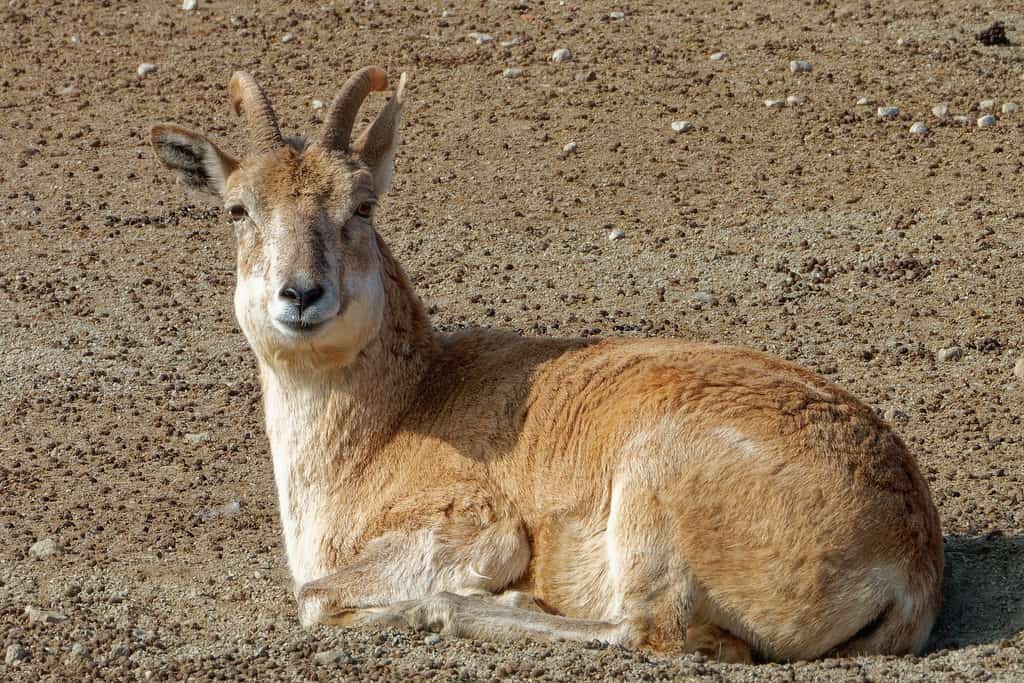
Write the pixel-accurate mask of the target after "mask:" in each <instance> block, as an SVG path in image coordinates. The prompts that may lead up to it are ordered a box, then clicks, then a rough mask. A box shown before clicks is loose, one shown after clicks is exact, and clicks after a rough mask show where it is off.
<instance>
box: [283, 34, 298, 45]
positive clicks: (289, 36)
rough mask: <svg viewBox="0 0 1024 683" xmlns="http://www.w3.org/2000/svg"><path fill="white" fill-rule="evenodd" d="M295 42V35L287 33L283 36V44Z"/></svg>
mask: <svg viewBox="0 0 1024 683" xmlns="http://www.w3.org/2000/svg"><path fill="white" fill-rule="evenodd" d="M293 40H295V34H294V33H286V34H284V35H283V36H281V42H282V43H290V42H292V41H293Z"/></svg>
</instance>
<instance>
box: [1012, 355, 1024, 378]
mask: <svg viewBox="0 0 1024 683" xmlns="http://www.w3.org/2000/svg"><path fill="white" fill-rule="evenodd" d="M1013 374H1015V375H1017V377H1020V378H1021V379H1024V358H1021V359H1020V360H1018V361H1017V364H1016V365H1014V366H1013Z"/></svg>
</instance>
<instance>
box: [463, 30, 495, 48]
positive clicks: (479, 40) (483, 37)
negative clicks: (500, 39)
mask: <svg viewBox="0 0 1024 683" xmlns="http://www.w3.org/2000/svg"><path fill="white" fill-rule="evenodd" d="M469 38H470V39H471V40H475V41H476V44H477V45H486V44H487V43H493V42H494V36H492V35H490V34H488V33H478V32H476V31H473V32H472V33H470V34H469Z"/></svg>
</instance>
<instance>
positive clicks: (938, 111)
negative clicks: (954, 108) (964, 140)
mask: <svg viewBox="0 0 1024 683" xmlns="http://www.w3.org/2000/svg"><path fill="white" fill-rule="evenodd" d="M932 114H933V115H934V116H935V118H938V119H944V118H946V117H947V116H949V105H948V104H947V103H945V102H940V103H939V104H936V105H935V106H934V107H932Z"/></svg>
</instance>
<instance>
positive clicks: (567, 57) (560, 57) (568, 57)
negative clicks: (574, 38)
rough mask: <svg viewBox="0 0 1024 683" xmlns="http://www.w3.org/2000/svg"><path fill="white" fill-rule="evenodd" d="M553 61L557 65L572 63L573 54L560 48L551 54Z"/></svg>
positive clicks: (566, 49)
mask: <svg viewBox="0 0 1024 683" xmlns="http://www.w3.org/2000/svg"><path fill="white" fill-rule="evenodd" d="M551 61H552V62H554V63H555V64H561V63H562V62H571V61H572V52H571V51H570V50H569V49H568V48H565V47H560V48H558V49H557V50H555V51H554V52H552V53H551Z"/></svg>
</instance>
